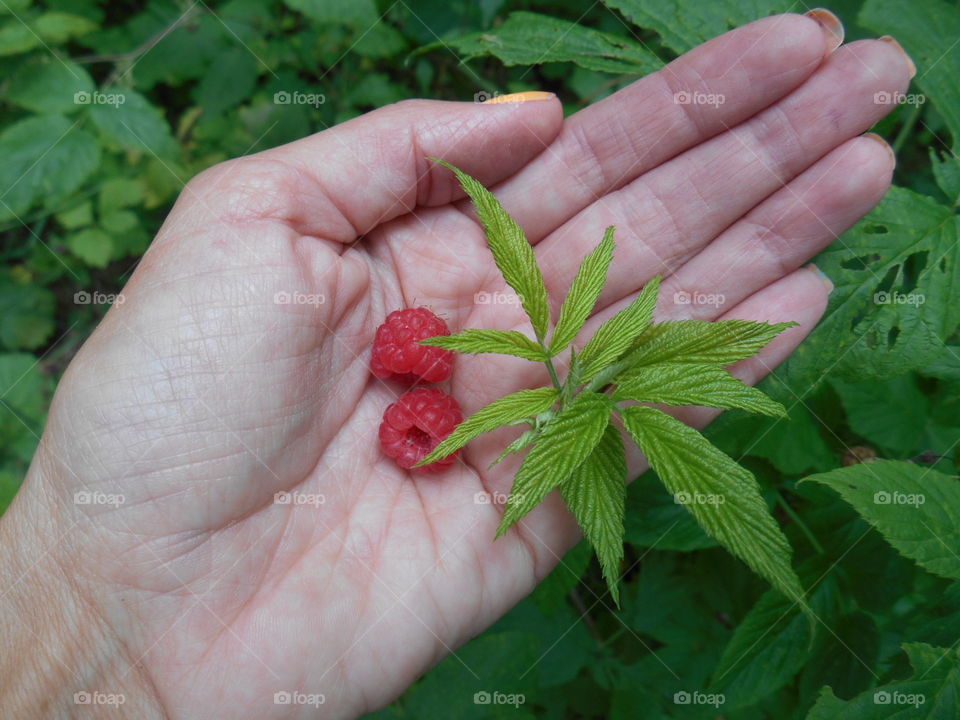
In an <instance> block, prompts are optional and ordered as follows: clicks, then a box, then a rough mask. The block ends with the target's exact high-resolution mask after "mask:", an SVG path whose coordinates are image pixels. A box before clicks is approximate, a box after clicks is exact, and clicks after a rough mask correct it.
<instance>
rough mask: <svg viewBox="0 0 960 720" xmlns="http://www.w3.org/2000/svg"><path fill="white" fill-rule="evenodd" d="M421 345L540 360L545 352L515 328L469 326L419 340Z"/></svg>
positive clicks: (544, 357) (462, 351)
mask: <svg viewBox="0 0 960 720" xmlns="http://www.w3.org/2000/svg"><path fill="white" fill-rule="evenodd" d="M420 344H421V345H430V346H432V347H439V348H446V349H447V350H455V351H456V352H458V353H469V354H480V353H500V354H501V355H514V356H516V357H521V358H524V359H526V360H536V361H538V362H542V361H544V360H546V359H547V354H546V353H545V352H544V351H543V348H542V347H541V346H540V344H539V343H537V342H536V341H535V340H531V339H530V338H528V337H527V336H526V335H524V334H523V333H521V332H517V331H516V330H478V329H474V328H469V329H467V330H464V331H463V332H459V333H456V334H455V335H437V336H436V337H432V338H427V339H425V340H421V341H420Z"/></svg>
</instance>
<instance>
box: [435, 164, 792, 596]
mask: <svg viewBox="0 0 960 720" xmlns="http://www.w3.org/2000/svg"><path fill="white" fill-rule="evenodd" d="M431 160H435V161H436V162H438V163H440V164H442V165H443V166H445V167H447V168H449V169H450V170H452V171H453V172H454V173H455V174H456V176H457V179H458V180H459V181H460V185H461V186H462V187H463V189H464V191H465V192H466V193H467V195H469V196H470V199H471V200H472V201H473V206H474V208H475V210H476V212H477V216H478V217H479V218H480V221H481V222H482V223H483V227H484V231H485V232H486V237H487V244H488V246H489V247H490V251H491V252H492V254H493V259H494V261H495V262H496V265H497V267H498V268H499V269H500V272H501V273H502V275H503V278H504V280H505V281H506V283H507V284H508V285H510V287H512V288H513V289H514V290H515V291H516V292H517V294H518V297H519V298H520V303H521V305H522V307H523V310H524V311H525V312H526V314H527V317H528V318H529V320H530V324H531V325H532V327H533V332H534V336H535V337H534V338H530V337H528V336H527V335H524V334H523V333H521V332H519V331H516V330H480V329H467V330H464V331H462V332H460V333H457V334H455V335H442V336H437V337H433V338H428V339H426V340H422V341H421V344H422V345H431V346H433V347H440V348H446V349H448V350H454V351H456V352H460V353H471V354H478V353H500V354H505V355H512V356H515V357H520V358H524V359H526V360H530V361H532V362H542V363H544V365H546V368H547V372H548V373H549V376H550V379H551V381H552V385H548V386H545V387H540V388H534V389H527V390H520V391H518V392H515V393H511V394H510V395H507V396H505V397H502V398H500V399H499V400H496V401H494V402H492V403H490V404H489V405H487V406H486V407H484V408H482V409H481V410H479V411H477V412H476V413H474V414H473V415H471V416H470V417H469V418H467V419H466V420H464V421H463V422H462V423H460V424H459V425H458V426H457V427H456V429H455V430H454V431H453V433H451V434H450V436H449V437H447V438H446V439H445V440H444V441H443V442H441V443H440V444H439V445H438V446H437V447H436V448H435V449H434V450H433V452H431V453H430V454H429V455H427V456H426V457H425V458H423V460H421V461H420V462H419V463H418V464H417V466H416V467H422V466H425V465H429V464H430V463H433V462H436V461H437V460H441V459H443V458H445V457H447V456H449V455H450V454H451V453H453V452H456V451H457V450H459V449H460V448H462V447H463V446H464V445H466V444H467V443H468V442H470V441H471V440H473V439H474V438H475V437H477V436H479V435H481V434H483V433H487V432H490V431H491V430H495V429H497V428H499V427H503V426H505V425H518V424H526V425H529V428H528V429H527V430H526V431H525V432H524V433H523V434H522V435H520V437H518V438H517V439H516V440H515V441H514V442H512V443H511V444H510V445H509V446H507V448H506V449H505V450H504V451H503V453H502V454H501V455H500V457H498V458H497V459H496V460H495V461H494V464H496V463H498V462H500V461H501V460H503V458H504V457H506V456H507V455H509V454H511V453H517V452H520V451H522V450H526V449H528V448H529V451H528V452H527V455H526V456H525V457H524V459H523V463H522V464H521V465H520V469H519V470H518V471H517V474H516V477H515V478H514V481H513V490H512V491H511V493H510V494H509V496H508V497H507V503H506V508H505V509H504V513H503V518H502V520H501V522H500V526H499V527H498V528H497V537H500V536H502V535H503V534H504V533H506V532H507V531H508V530H509V529H510V527H511V526H513V525H514V524H515V523H517V522H519V521H520V520H521V519H522V518H523V517H524V516H525V515H526V514H527V513H528V512H530V511H531V510H532V509H533V508H534V507H536V506H537V505H538V504H539V503H540V502H541V501H542V500H543V499H544V497H546V495H547V493H549V492H550V491H551V490H553V489H554V488H559V489H560V494H561V495H562V496H563V499H564V501H565V502H566V504H567V506H568V507H569V508H570V511H571V512H572V513H573V515H574V517H575V518H576V519H577V522H578V523H579V525H580V527H581V528H582V529H583V533H584V535H585V536H586V538H587V540H589V542H590V544H591V545H592V546H593V548H594V550H595V551H596V554H597V558H598V559H599V561H600V566H601V568H602V570H603V576H604V578H605V579H606V581H607V585H608V587H609V589H610V593H611V595H612V596H613V599H614V601H615V602H616V603H617V604H618V605H619V593H618V585H617V583H618V580H619V575H620V571H619V567H620V562H621V560H622V559H623V536H624V529H623V517H624V505H625V500H626V481H627V460H626V455H625V449H624V445H623V440H622V439H621V433H620V427H622V428H623V429H625V430H626V432H627V435H628V436H629V437H630V438H631V439H632V440H633V441H634V442H635V443H636V444H637V447H639V448H640V450H641V451H642V452H643V453H644V455H645V456H646V457H647V459H648V461H649V462H650V465H651V467H652V468H653V469H654V470H655V471H656V473H657V475H659V476H660V480H661V481H662V482H663V484H664V485H665V486H666V487H667V489H668V490H669V491H670V492H671V493H673V494H674V498H676V499H677V500H678V501H679V502H682V503H683V504H685V505H686V507H687V508H688V509H689V510H690V512H691V513H693V516H694V517H695V518H696V519H697V521H698V522H699V523H700V525H701V526H702V527H703V528H704V529H705V530H706V531H707V532H708V533H709V534H710V535H712V536H713V537H714V538H716V539H717V540H718V541H719V542H720V543H721V544H723V545H724V546H725V547H726V548H727V549H728V550H730V552H732V553H733V554H734V555H736V556H737V557H739V558H740V559H742V560H743V561H744V562H746V563H747V565H749V566H750V567H751V568H752V569H753V570H754V571H755V572H757V573H758V574H760V575H762V576H763V577H764V578H766V579H767V580H768V581H769V582H770V583H771V584H772V585H773V586H774V587H775V588H777V589H778V590H780V591H781V592H782V593H784V594H785V595H787V596H788V597H789V598H791V599H793V600H795V601H796V602H797V603H799V604H800V605H801V607H806V605H805V602H804V600H803V590H802V588H801V586H800V582H799V580H798V579H797V576H796V574H795V573H794V572H793V570H792V568H791V566H790V546H789V543H788V542H787V539H786V537H785V536H784V535H783V533H782V532H781V531H780V528H779V527H778V526H777V524H776V522H775V521H774V519H773V518H772V517H771V515H770V513H769V512H768V510H767V506H766V503H764V501H763V498H762V497H761V495H760V490H759V487H758V485H757V483H756V480H755V479H754V477H753V475H752V474H751V473H750V472H749V471H748V470H746V469H745V468H743V467H741V466H740V465H738V464H737V463H736V462H734V461H733V460H732V459H731V458H730V457H728V456H727V455H725V454H724V453H722V452H721V451H720V450H718V449H717V448H716V447H714V446H713V445H712V444H711V443H710V442H709V441H708V440H707V439H706V438H704V437H703V435H701V434H700V433H699V432H697V431H696V430H694V429H693V428H691V427H689V426H688V425H685V424H684V423H682V422H680V421H679V420H677V419H675V418H673V417H672V416H670V415H668V414H667V413H665V412H663V411H661V410H658V409H656V408H653V407H650V406H648V405H643V404H636V403H663V404H666V405H704V406H708V407H715V408H724V409H731V408H738V409H741V410H747V411H750V412H757V413H763V414H765V415H772V416H775V417H784V416H786V411H785V410H784V407H783V406H782V405H781V404H780V403H778V402H776V401H774V400H771V399H770V398H768V397H767V396H766V395H764V394H763V393H762V392H761V391H760V390H757V389H756V388H753V387H750V386H749V385H745V384H744V383H742V382H741V381H740V380H739V379H737V378H736V377H734V376H733V375H732V374H730V372H729V371H728V370H727V369H726V366H727V365H730V364H732V363H735V362H738V361H740V360H744V359H746V358H748V357H750V356H751V355H754V354H755V353H757V352H758V351H759V350H760V349H761V348H762V347H764V346H765V345H766V344H767V343H769V342H770V341H771V340H772V339H773V338H775V337H776V336H777V335H778V334H779V333H781V332H782V331H784V330H785V329H787V328H789V327H792V326H793V325H795V324H796V323H776V324H769V323H763V322H753V321H748V320H720V321H716V322H706V321H700V320H678V321H669V322H661V323H654V322H653V311H654V308H655V307H656V304H657V295H658V292H659V289H660V277H659V276H657V277H654V278H653V279H652V280H650V282H648V283H647V284H646V286H645V287H644V288H643V290H642V291H641V292H640V293H639V294H638V296H637V297H636V299H635V300H634V301H633V302H632V303H630V305H628V306H627V307H626V308H624V309H623V310H621V311H620V312H618V313H617V314H616V315H614V316H612V317H610V318H609V319H608V320H606V322H604V323H603V324H602V325H601V326H600V327H599V328H598V329H597V331H596V332H595V333H594V334H593V336H592V337H591V338H590V340H589V341H587V342H586V344H584V345H583V347H582V348H581V349H580V350H579V351H578V350H577V349H576V348H575V347H574V346H573V341H574V339H575V338H576V337H577V336H578V335H579V334H580V333H581V331H582V330H583V327H584V325H585V323H586V321H587V319H588V318H589V317H590V315H591V313H592V312H593V309H594V306H595V305H596V302H597V299H598V298H599V297H600V293H601V291H602V290H603V286H604V284H605V282H606V278H607V270H608V268H609V267H610V263H611V261H612V260H613V252H614V248H615V243H614V239H613V237H614V228H613V227H612V226H611V227H608V228H607V229H606V232H605V233H604V235H603V240H601V241H600V244H599V245H597V247H596V248H595V249H594V250H593V251H592V252H591V253H589V254H588V255H587V256H586V258H584V260H583V262H582V264H581V265H580V269H579V270H578V271H577V274H576V277H574V279H573V282H572V283H571V285H570V291H569V292H568V293H567V296H566V298H564V300H563V304H562V305H561V308H560V315H559V318H558V319H557V322H556V323H555V324H553V323H552V322H551V319H550V306H549V302H548V298H547V289H546V285H545V284H544V282H543V275H542V274H541V272H540V268H539V267H538V266H537V262H536V258H535V257H534V252H533V249H532V247H531V246H530V243H529V242H528V241H527V238H526V236H525V235H524V233H523V230H522V229H521V228H520V226H519V225H518V224H517V222H516V221H515V220H514V219H513V218H512V217H510V215H509V214H508V213H507V212H506V210H504V209H503V206H501V205H500V203H499V201H497V199H496V198H495V197H494V196H493V194H492V193H491V192H490V191H489V190H487V189H486V188H484V187H483V185H481V184H480V183H479V182H477V180H475V179H474V178H472V177H470V176H469V175H467V174H466V173H464V172H463V171H462V170H460V169H458V168H456V167H454V166H453V165H451V164H450V163H448V162H445V161H443V160H438V159H436V158H431ZM568 349H569V361H568V363H567V372H566V376H565V377H564V378H561V377H560V374H559V373H558V371H557V368H556V365H555V364H554V360H555V359H556V358H558V357H559V356H560V355H561V354H563V353H565V352H566V351H567V350H568ZM699 498H720V499H721V500H722V502H703V503H701V502H696V501H691V500H696V499H699ZM684 501H685V502H684Z"/></svg>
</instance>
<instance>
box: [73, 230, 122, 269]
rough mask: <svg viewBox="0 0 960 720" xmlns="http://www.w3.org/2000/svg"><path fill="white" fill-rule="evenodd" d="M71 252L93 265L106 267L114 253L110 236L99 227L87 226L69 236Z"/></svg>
mask: <svg viewBox="0 0 960 720" xmlns="http://www.w3.org/2000/svg"><path fill="white" fill-rule="evenodd" d="M67 247H69V248H70V252H72V253H73V254H74V255H76V256H77V257H79V258H80V259H81V260H83V261H84V262H85V263H87V265H90V266H91V267H98V268H102V267H106V266H107V263H109V262H110V255H111V254H112V253H113V244H112V242H111V240H110V236H109V235H108V234H107V233H105V232H103V230H99V229H97V228H87V229H86V230H81V231H80V232H78V233H74V234H73V235H70V236H69V237H68V238H67Z"/></svg>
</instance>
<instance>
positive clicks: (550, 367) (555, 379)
mask: <svg viewBox="0 0 960 720" xmlns="http://www.w3.org/2000/svg"><path fill="white" fill-rule="evenodd" d="M543 364H544V365H546V366H547V371H548V372H549V373H550V380H551V381H552V382H553V386H554V387H555V388H556V389H557V390H559V391H560V392H561V393H563V385H561V384H560V377H559V376H558V375H557V369H556V368H555V367H554V366H553V360H552V359H551V358H547V359H546V360H544V361H543Z"/></svg>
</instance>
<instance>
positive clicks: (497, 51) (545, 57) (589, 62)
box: [445, 11, 663, 75]
mask: <svg viewBox="0 0 960 720" xmlns="http://www.w3.org/2000/svg"><path fill="white" fill-rule="evenodd" d="M445 45H450V46H452V47H454V48H456V50H457V51H458V52H460V53H462V54H464V55H466V58H465V59H466V60H469V59H470V58H474V57H482V56H485V55H493V56H494V57H496V58H499V59H500V60H501V61H502V62H503V63H504V64H505V65H538V64H540V63H548V62H564V61H569V62H574V63H576V64H577V65H579V66H580V67H582V68H586V69H587V70H596V71H600V72H609V73H621V74H623V73H628V74H644V75H645V74H647V73H650V72H653V71H655V70H659V69H660V68H661V67H663V62H662V61H661V60H660V59H659V58H657V56H656V55H654V54H653V53H652V52H650V51H649V50H647V49H646V48H645V47H644V46H643V45H641V44H640V43H638V42H636V41H634V40H633V39H632V38H630V37H626V34H623V35H614V34H612V33H605V32H600V31H599V30H594V29H593V28H588V27H584V26H583V25H579V24H577V23H573V22H570V21H568V20H561V19H559V18H554V17H550V16H549V15H541V14H539V13H531V12H522V11H521V12H513V13H510V15H509V17H507V19H506V20H505V21H504V22H503V23H502V24H501V25H499V26H497V27H495V28H491V29H490V30H484V31H482V32H477V33H471V34H469V35H464V36H461V37H459V38H455V39H447V40H445Z"/></svg>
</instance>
